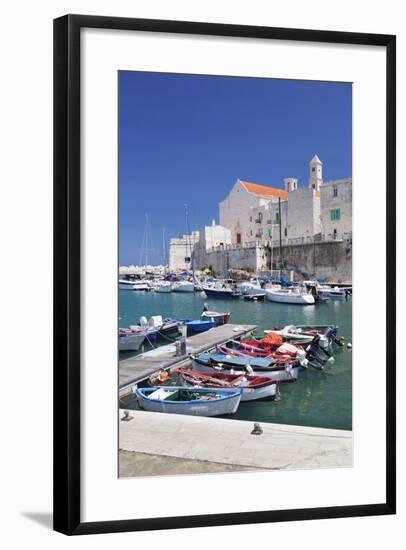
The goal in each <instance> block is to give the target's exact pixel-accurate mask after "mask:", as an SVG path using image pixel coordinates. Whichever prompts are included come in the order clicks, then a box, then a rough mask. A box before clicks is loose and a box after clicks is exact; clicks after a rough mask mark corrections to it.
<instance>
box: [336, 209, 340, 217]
mask: <svg viewBox="0 0 406 550" xmlns="http://www.w3.org/2000/svg"><path fill="white" fill-rule="evenodd" d="M340 218H341V210H340V209H339V208H337V210H336V220H339V219H340Z"/></svg>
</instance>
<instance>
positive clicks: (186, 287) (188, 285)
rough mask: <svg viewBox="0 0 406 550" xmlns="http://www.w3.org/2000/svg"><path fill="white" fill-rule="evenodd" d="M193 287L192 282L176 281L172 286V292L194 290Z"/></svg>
mask: <svg viewBox="0 0 406 550" xmlns="http://www.w3.org/2000/svg"><path fill="white" fill-rule="evenodd" d="M194 291H195V287H194V284H193V283H178V284H177V285H175V286H174V287H173V292H194Z"/></svg>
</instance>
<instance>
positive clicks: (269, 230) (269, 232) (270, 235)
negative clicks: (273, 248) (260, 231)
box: [268, 229, 272, 239]
mask: <svg viewBox="0 0 406 550" xmlns="http://www.w3.org/2000/svg"><path fill="white" fill-rule="evenodd" d="M268 236H269V238H270V239H272V229H268Z"/></svg>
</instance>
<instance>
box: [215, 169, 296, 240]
mask: <svg viewBox="0 0 406 550" xmlns="http://www.w3.org/2000/svg"><path fill="white" fill-rule="evenodd" d="M287 197H288V193H287V191H285V190H283V189H278V188H276V187H268V186H266V185H259V184H256V183H251V182H248V181H243V180H240V179H238V180H237V181H236V182H235V184H234V186H233V187H232V189H231V191H230V192H229V194H228V195H227V197H226V198H225V199H224V200H223V201H221V202H220V203H219V213H220V225H222V226H223V227H227V228H228V229H230V231H231V240H232V242H233V243H235V244H243V243H246V242H250V241H255V240H261V237H260V236H257V235H259V234H261V235H262V237H264V236H265V235H266V233H265V232H264V230H263V225H264V224H262V221H261V223H257V220H258V219H259V218H261V216H262V217H263V215H264V213H265V212H264V211H263V210H262V209H261V208H263V207H266V206H269V204H270V203H271V202H275V201H276V202H278V199H281V201H285V200H286V199H287ZM259 214H260V217H259V218H258V217H256V216H258V215H259ZM260 229H262V231H260Z"/></svg>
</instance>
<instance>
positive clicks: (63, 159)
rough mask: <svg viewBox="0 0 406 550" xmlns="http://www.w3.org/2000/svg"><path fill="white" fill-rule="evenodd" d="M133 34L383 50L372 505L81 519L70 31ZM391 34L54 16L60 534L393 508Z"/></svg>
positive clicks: (74, 46)
mask: <svg viewBox="0 0 406 550" xmlns="http://www.w3.org/2000/svg"><path fill="white" fill-rule="evenodd" d="M83 28H102V29H115V30H126V31H130V30H134V31H145V32H165V33H182V34H190V35H214V36H228V37H246V38H260V39H277V40H294V41H305V42H321V43H336V44H357V45H366V46H383V47H385V48H386V92H387V97H386V117H387V120H386V208H387V211H386V244H387V251H386V277H387V285H386V300H387V309H386V342H387V348H386V500H385V502H382V503H380V504H364V505H363V504H360V505H352V506H337V507H335V506H332V507H323V508H306V509H294V510H277V511H258V512H246V513H222V514H213V515H211V514H210V515H198V516H182V517H161V518H149V519H133V520H122V521H100V522H92V523H82V522H81V519H80V517H81V514H80V509H81V505H80V502H81V498H80V479H81V471H80V425H81V412H80V411H81V409H80V368H81V367H80V345H81V341H80V303H81V291H80V288H81V285H80V227H81V223H80V165H81V159H80V48H81V45H80V31H81V29H83ZM395 115H396V37H395V36H392V35H380V34H364V33H349V32H332V31H322V30H304V29H285V28H271V27H256V26H255V27H254V26H244V25H227V24H213V23H198V22H185V21H164V20H151V19H129V18H121V17H101V16H89V15H66V16H64V17H61V18H58V19H55V20H54V321H55V326H57V330H55V331H54V350H55V351H54V434H53V435H54V529H55V530H56V531H59V532H61V533H65V534H67V535H80V534H92V533H112V532H124V531H140V530H144V531H146V530H155V529H176V528H187V527H204V526H220V525H233V524H247V523H264V522H275V521H298V520H309V519H327V518H344V517H353V516H370V515H385V514H394V513H395V510H396V504H395V502H396V442H395V434H396V415H395V410H396V392H395V388H396V378H395V376H396V372H395V365H396V351H395V345H396V337H395V328H396V306H395V304H396V296H395V292H396V290H395V288H396V272H395V269H396V244H395V238H396V235H395V224H396V201H395V185H394V182H395V176H396V152H395V146H396V125H395V123H396V121H395Z"/></svg>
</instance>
